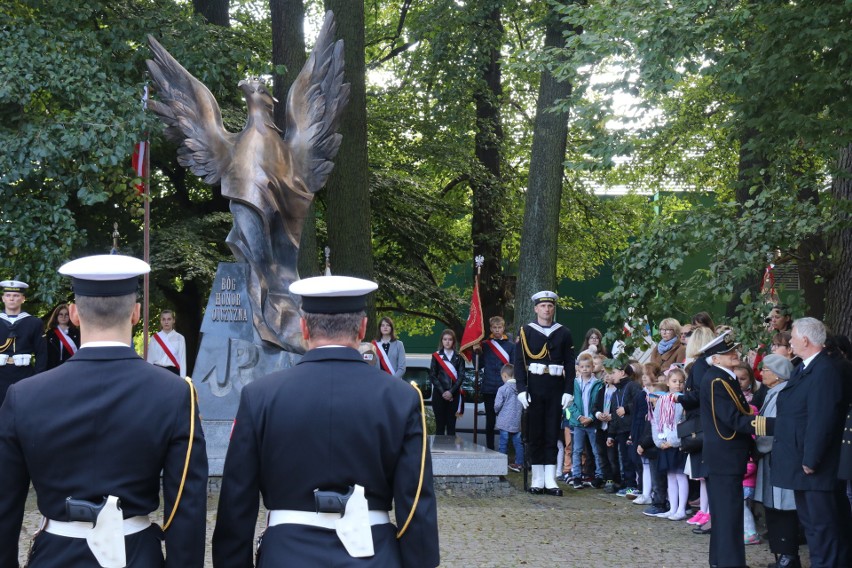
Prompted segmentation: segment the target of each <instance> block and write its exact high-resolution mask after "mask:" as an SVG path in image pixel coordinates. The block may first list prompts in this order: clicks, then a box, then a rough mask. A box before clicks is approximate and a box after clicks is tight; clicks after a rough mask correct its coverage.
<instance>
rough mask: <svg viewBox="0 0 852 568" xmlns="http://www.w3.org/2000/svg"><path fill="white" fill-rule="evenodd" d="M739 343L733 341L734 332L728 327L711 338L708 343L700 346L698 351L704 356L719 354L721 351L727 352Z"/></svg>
mask: <svg viewBox="0 0 852 568" xmlns="http://www.w3.org/2000/svg"><path fill="white" fill-rule="evenodd" d="M739 346H740V344H739V343H737V342H736V341H734V332H732V331H731V330H730V329H729V330H727V331H725V332H724V333H723V334H722V335H720V336H718V337H715V338H713V340H712V341H710V343H707V344H706V345H704V346H703V347H702V348H701V351H699V353H700V354H701V355H702V356H704V357H709V356H711V355H721V354H722V353H727V352H728V351H733V350H734V349H736V348H737V347H739Z"/></svg>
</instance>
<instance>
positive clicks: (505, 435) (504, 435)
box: [500, 430, 524, 465]
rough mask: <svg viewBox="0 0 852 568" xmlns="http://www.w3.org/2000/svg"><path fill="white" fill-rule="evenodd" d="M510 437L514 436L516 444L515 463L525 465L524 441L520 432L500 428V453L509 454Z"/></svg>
mask: <svg viewBox="0 0 852 568" xmlns="http://www.w3.org/2000/svg"><path fill="white" fill-rule="evenodd" d="M509 438H512V445H514V446H515V463H516V464H519V465H524V443H523V441H522V440H521V433H520V432H506V431H505V430H500V453H501V454H506V455H509Z"/></svg>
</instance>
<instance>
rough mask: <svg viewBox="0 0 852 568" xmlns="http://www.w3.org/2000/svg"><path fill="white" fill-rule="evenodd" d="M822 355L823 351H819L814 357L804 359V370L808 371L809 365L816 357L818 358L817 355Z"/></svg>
mask: <svg viewBox="0 0 852 568" xmlns="http://www.w3.org/2000/svg"><path fill="white" fill-rule="evenodd" d="M820 353H822V350H820V351H817V352H816V353H814V354H813V355H811V356H810V357H808V358H807V359H803V360H802V365H803V368H805V369H807V368H808V365H810V364H811V361H813V360H814V357H816V356H817V355H819V354H820Z"/></svg>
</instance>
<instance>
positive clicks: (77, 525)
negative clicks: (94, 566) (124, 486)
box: [41, 495, 151, 568]
mask: <svg viewBox="0 0 852 568" xmlns="http://www.w3.org/2000/svg"><path fill="white" fill-rule="evenodd" d="M150 526H151V520H150V519H149V518H148V517H147V516H140V517H131V518H129V519H123V518H122V514H121V509H120V508H119V506H118V497H115V496H113V495H110V496H109V497H107V502H106V505H105V506H104V508H103V509H101V512H100V513H98V520H97V522H96V523H95V525H94V526H92V523H85V522H80V521H72V522H64V521H54V520H52V519H44V520H43V521H42V528H41V530H43V531H45V532H48V533H50V534H55V535H58V536H65V537H69V538H85V539H86V543H87V544H88V545H89V550H91V551H92V554H93V555H94V556H95V559H96V560H97V561H98V564H99V565H100V566H102V567H103V568H124V567H125V566H127V554H126V551H125V549H124V537H125V536H126V535H130V534H135V533H138V532H141V531H143V530H145V529H147V528H148V527H150Z"/></svg>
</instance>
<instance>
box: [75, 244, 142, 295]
mask: <svg viewBox="0 0 852 568" xmlns="http://www.w3.org/2000/svg"><path fill="white" fill-rule="evenodd" d="M150 271H151V267H150V266H149V265H148V263H147V262H145V261H142V260H139V259H138V258H133V257H132V256H124V255H121V254H98V255H94V256H84V257H83V258H78V259H77V260H72V261H71V262H66V263H65V264H63V265H62V267H60V269H59V273H60V274H62V275H65V276H70V277H71V287H72V288H73V289H74V294H75V295H77V296H96V297H109V296H126V295H127V294H133V293H135V292H136V291H137V290H138V288H139V276H141V275H143V274H148V273H149V272H150Z"/></svg>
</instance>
